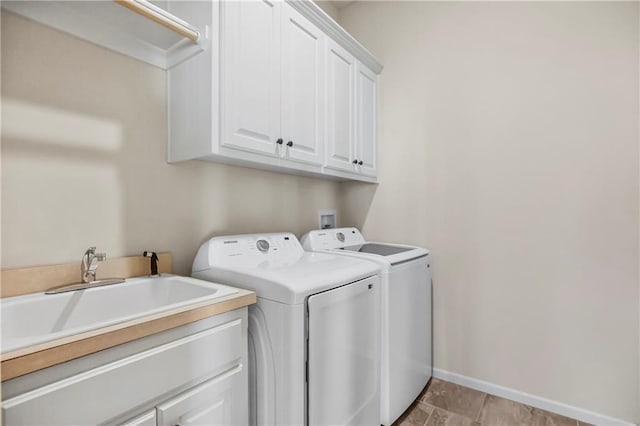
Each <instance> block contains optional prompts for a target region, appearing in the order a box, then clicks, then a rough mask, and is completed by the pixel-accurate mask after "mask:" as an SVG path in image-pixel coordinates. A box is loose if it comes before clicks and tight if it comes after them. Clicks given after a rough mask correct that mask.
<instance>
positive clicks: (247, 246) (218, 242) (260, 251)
mask: <svg viewBox="0 0 640 426" xmlns="http://www.w3.org/2000/svg"><path fill="white" fill-rule="evenodd" d="M303 253H304V249H303V248H302V245H301V244H300V242H299V241H298V239H297V238H296V236H295V235H293V234H292V233H290V232H282V233H270V234H246V235H231V236H225V237H214V238H212V239H210V240H209V241H208V242H207V243H205V244H203V245H202V246H201V247H200V250H198V254H197V255H196V258H195V260H194V261H193V271H202V270H205V269H208V268H209V267H210V266H211V265H213V264H214V263H219V262H220V260H224V263H227V264H228V263H233V264H237V265H246V266H250V265H256V264H259V263H260V262H264V261H265V260H269V261H271V262H273V261H280V260H282V261H286V260H292V259H298V258H299V257H300V256H301V255H302V254H303Z"/></svg>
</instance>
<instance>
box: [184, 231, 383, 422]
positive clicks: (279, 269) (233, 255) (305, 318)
mask: <svg viewBox="0 0 640 426" xmlns="http://www.w3.org/2000/svg"><path fill="white" fill-rule="evenodd" d="M379 272H380V268H379V266H377V265H376V264H375V263H373V262H368V261H365V260H361V259H356V258H350V257H347V256H336V255H330V254H326V253H308V252H305V251H304V249H303V248H302V246H301V245H300V242H299V241H298V239H297V238H296V237H295V236H294V235H293V234H291V233H274V234H259V235H233V236H223V237H215V238H212V239H211V240H209V241H207V242H206V243H204V244H203V245H202V246H201V247H200V249H199V250H198V253H197V255H196V258H195V260H194V262H193V271H192V275H193V277H196V278H199V279H203V280H208V281H215V282H219V283H224V284H229V285H233V286H235V287H240V288H244V289H248V290H252V291H254V292H256V295H257V303H256V304H255V305H252V306H250V307H249V321H248V324H249V326H248V329H249V330H248V331H249V333H248V334H249V348H248V349H249V357H248V358H249V366H248V367H249V368H248V370H249V395H250V397H249V400H250V409H249V413H250V415H249V418H250V424H252V425H256V424H257V425H303V424H308V425H379V424H380V396H379V389H380V344H381V343H380V291H381V288H380V287H381V285H380V276H379Z"/></svg>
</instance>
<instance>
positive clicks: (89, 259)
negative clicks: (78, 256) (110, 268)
mask: <svg viewBox="0 0 640 426" xmlns="http://www.w3.org/2000/svg"><path fill="white" fill-rule="evenodd" d="M105 260H107V254H106V253H96V248H95V247H89V248H88V249H87V251H85V252H84V256H82V282H83V283H90V282H93V281H95V280H96V270H97V269H98V262H103V261H105Z"/></svg>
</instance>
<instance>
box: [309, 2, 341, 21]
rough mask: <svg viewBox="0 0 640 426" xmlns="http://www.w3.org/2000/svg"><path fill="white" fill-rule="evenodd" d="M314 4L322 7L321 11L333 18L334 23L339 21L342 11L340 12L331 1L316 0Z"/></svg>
mask: <svg viewBox="0 0 640 426" xmlns="http://www.w3.org/2000/svg"><path fill="white" fill-rule="evenodd" d="M314 2H315V3H316V4H317V5H318V6H320V9H322V10H324V12H325V13H326V14H327V15H329V16H331V18H333V20H334V21H337V20H338V16H339V14H340V11H339V10H338V8H337V7H335V6H334V5H333V3H332V2H331V1H327V0H314Z"/></svg>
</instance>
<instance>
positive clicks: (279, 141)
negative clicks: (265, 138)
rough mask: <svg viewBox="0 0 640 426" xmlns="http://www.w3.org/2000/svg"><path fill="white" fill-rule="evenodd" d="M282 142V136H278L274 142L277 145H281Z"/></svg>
mask: <svg viewBox="0 0 640 426" xmlns="http://www.w3.org/2000/svg"><path fill="white" fill-rule="evenodd" d="M283 142H284V141H283V140H282V138H279V139H278V140H277V141H276V143H277V144H278V145H282V143H283Z"/></svg>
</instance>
